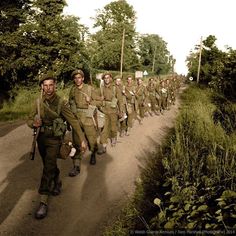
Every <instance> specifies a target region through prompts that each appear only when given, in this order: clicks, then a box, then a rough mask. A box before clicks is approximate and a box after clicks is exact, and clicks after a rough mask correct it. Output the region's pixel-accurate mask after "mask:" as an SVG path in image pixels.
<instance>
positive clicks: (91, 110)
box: [86, 105, 97, 118]
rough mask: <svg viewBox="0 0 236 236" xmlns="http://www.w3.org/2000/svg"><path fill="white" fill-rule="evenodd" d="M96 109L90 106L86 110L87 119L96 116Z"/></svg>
mask: <svg viewBox="0 0 236 236" xmlns="http://www.w3.org/2000/svg"><path fill="white" fill-rule="evenodd" d="M96 109H97V107H96V106H92V105H89V106H88V109H86V117H90V118H92V117H93V116H94V113H95V111H96Z"/></svg>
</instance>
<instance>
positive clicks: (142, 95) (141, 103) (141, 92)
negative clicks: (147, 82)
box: [135, 84, 147, 118]
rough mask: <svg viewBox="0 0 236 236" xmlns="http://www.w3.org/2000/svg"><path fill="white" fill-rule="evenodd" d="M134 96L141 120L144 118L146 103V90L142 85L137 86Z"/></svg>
mask: <svg viewBox="0 0 236 236" xmlns="http://www.w3.org/2000/svg"><path fill="white" fill-rule="evenodd" d="M135 96H136V99H137V103H138V108H139V115H140V117H141V118H144V113H145V106H146V102H147V89H146V87H145V86H144V85H143V84H141V85H137V87H136V93H135Z"/></svg>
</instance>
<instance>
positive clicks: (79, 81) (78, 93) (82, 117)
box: [69, 70, 97, 177]
mask: <svg viewBox="0 0 236 236" xmlns="http://www.w3.org/2000/svg"><path fill="white" fill-rule="evenodd" d="M71 78H72V79H73V80H74V85H73V86H72V88H71V90H70V93H69V103H70V106H71V109H72V111H73V113H74V114H75V115H76V117H77V118H78V123H79V124H80V125H81V127H82V130H83V132H84V134H85V136H86V139H87V141H88V144H89V149H90V151H91V156H90V164H91V165H95V164H96V151H97V124H96V120H95V118H94V113H95V112H96V105H97V101H95V99H94V96H95V95H94V91H93V88H92V87H91V86H90V85H88V84H85V83H84V72H83V71H82V70H74V71H73V72H72V74H71ZM72 135H73V143H74V145H75V147H76V154H75V156H74V157H73V168H72V170H71V171H70V172H69V176H71V177H74V176H76V175H78V174H79V173H80V162H81V152H80V149H79V143H80V140H79V137H78V136H77V134H76V132H74V130H72Z"/></svg>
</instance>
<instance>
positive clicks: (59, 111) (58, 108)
mask: <svg viewBox="0 0 236 236" xmlns="http://www.w3.org/2000/svg"><path fill="white" fill-rule="evenodd" d="M62 104H63V99H62V98H59V102H58V105H57V114H58V115H60V113H61V108H62Z"/></svg>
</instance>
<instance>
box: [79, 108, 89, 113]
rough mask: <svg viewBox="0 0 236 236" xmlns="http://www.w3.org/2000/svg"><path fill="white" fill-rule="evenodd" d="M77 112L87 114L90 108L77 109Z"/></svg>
mask: <svg viewBox="0 0 236 236" xmlns="http://www.w3.org/2000/svg"><path fill="white" fill-rule="evenodd" d="M77 111H78V112H84V113H86V112H87V111H88V108H77Z"/></svg>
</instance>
